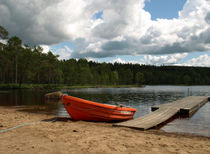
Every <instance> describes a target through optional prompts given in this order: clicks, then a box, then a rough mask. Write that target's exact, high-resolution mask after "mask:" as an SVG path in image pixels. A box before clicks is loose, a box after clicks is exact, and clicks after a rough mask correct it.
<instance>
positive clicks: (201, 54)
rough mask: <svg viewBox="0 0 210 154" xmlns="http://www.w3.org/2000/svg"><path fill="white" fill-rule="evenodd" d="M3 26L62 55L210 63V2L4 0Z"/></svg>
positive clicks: (0, 8) (100, 59)
mask: <svg viewBox="0 0 210 154" xmlns="http://www.w3.org/2000/svg"><path fill="white" fill-rule="evenodd" d="M0 25H2V26H3V27H5V28H6V29H7V30H8V31H9V32H10V35H11V36H13V35H16V36H18V37H20V38H21V39H22V40H23V42H24V43H26V44H29V45H32V46H33V45H41V46H42V48H43V52H47V51H49V50H51V51H52V52H53V53H55V54H58V55H59V56H60V57H59V59H69V58H87V59H88V60H93V61H96V62H112V63H114V62H120V63H138V64H150V65H177V66H205V67H210V0H97V1H96V0H71V1H69V0H45V1H43V0H36V1H33V0H0Z"/></svg>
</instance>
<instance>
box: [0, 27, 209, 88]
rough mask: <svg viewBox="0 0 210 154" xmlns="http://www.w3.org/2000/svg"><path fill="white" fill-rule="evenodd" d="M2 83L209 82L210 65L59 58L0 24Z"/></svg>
mask: <svg viewBox="0 0 210 154" xmlns="http://www.w3.org/2000/svg"><path fill="white" fill-rule="evenodd" d="M0 39H1V40H5V41H4V42H5V43H0V84H5V83H6V84H7V83H17V84H19V85H20V86H21V84H22V83H28V84H31V83H32V84H66V85H87V84H88V85H134V84H135V85H136V84H139V85H209V84H210V68H208V67H184V66H150V65H139V64H120V63H114V64H112V63H97V62H93V61H87V60H86V59H79V60H76V59H69V60H59V59H58V56H57V55H54V54H53V53H52V52H50V51H49V52H48V53H43V52H42V51H43V49H42V48H41V47H40V46H34V47H30V46H28V45H23V44H22V41H21V39H20V38H18V37H16V36H12V37H10V38H8V32H7V31H6V30H5V29H4V28H3V27H2V26H0Z"/></svg>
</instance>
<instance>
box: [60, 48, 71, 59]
mask: <svg viewBox="0 0 210 154" xmlns="http://www.w3.org/2000/svg"><path fill="white" fill-rule="evenodd" d="M56 53H57V54H58V55H59V57H58V59H69V58H70V57H71V53H72V50H71V49H70V48H69V47H68V46H66V45H65V46H64V47H63V48H60V49H58V50H57V51H56Z"/></svg>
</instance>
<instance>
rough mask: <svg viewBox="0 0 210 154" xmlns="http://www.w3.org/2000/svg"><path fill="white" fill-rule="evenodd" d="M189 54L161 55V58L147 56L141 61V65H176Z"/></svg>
mask: <svg viewBox="0 0 210 154" xmlns="http://www.w3.org/2000/svg"><path fill="white" fill-rule="evenodd" d="M187 55H188V54H187V53H182V54H179V53H178V54H170V55H161V56H153V55H145V56H144V58H143V59H141V60H140V61H141V63H144V64H150V65H162V64H164V65H176V64H178V63H179V62H180V61H181V60H182V59H183V58H185V57H186V56H187Z"/></svg>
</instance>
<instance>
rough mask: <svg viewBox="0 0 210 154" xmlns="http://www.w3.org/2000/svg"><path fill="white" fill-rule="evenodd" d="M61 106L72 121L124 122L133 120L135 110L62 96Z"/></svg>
mask: <svg viewBox="0 0 210 154" xmlns="http://www.w3.org/2000/svg"><path fill="white" fill-rule="evenodd" d="M63 104H64V106H65V108H66V110H67V112H68V113H69V115H70V116H71V118H72V119H74V120H85V121H106V122H108V121H125V120H129V119H133V115H134V113H135V112H136V111H137V109H135V108H130V107H119V106H114V105H108V104H100V103H96V102H92V101H88V100H84V99H80V98H77V97H73V96H68V95H64V96H63Z"/></svg>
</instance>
